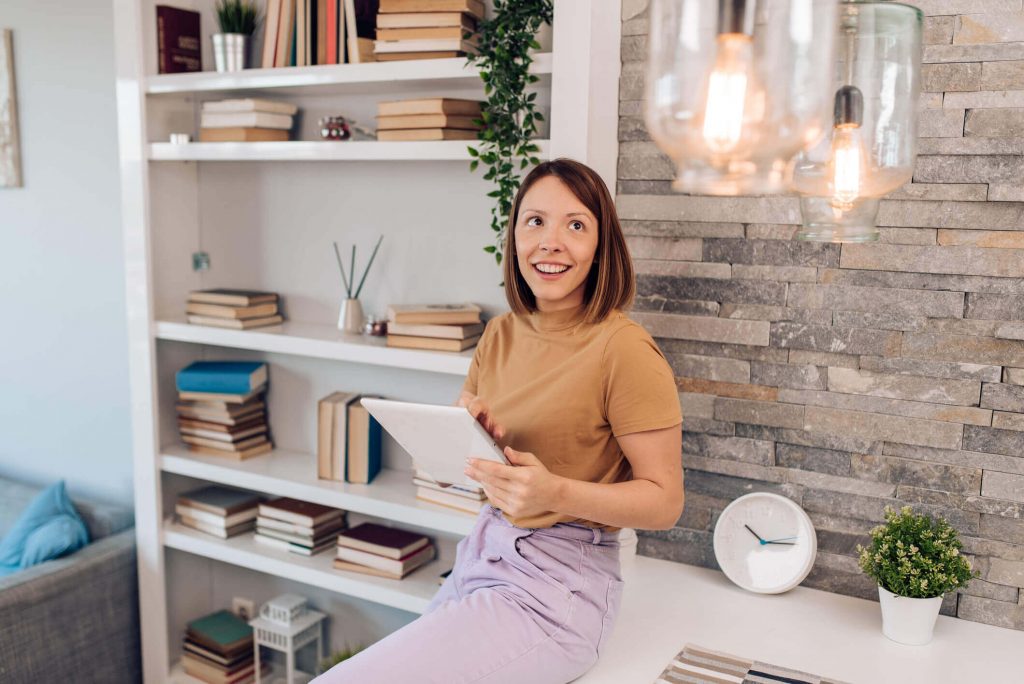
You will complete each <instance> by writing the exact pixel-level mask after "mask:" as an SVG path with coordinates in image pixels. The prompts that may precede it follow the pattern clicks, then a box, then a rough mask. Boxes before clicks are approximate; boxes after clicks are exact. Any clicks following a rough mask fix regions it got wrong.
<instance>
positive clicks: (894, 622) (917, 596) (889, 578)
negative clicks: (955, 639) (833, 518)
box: [857, 506, 979, 645]
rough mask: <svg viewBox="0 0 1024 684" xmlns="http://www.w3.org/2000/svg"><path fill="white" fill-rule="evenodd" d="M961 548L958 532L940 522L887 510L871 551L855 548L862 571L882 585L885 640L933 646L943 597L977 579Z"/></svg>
mask: <svg viewBox="0 0 1024 684" xmlns="http://www.w3.org/2000/svg"><path fill="white" fill-rule="evenodd" d="M960 548H961V544H960V538H959V535H958V533H957V531H956V530H955V529H954V528H953V527H951V526H950V524H949V522H947V521H946V520H945V519H943V518H942V517H938V518H932V517H931V516H929V515H915V514H914V513H913V511H912V510H911V508H910V506H903V507H902V508H901V509H900V510H899V512H897V511H896V510H894V509H893V508H892V507H891V506H886V507H885V524H884V525H879V526H877V527H875V528H874V529H872V530H871V546H869V547H864V546H862V545H860V544H857V551H858V552H859V553H860V558H859V564H860V568H861V570H863V571H864V572H865V573H866V574H867V575H868V576H869V577H872V578H873V579H874V580H875V581H876V582H878V601H879V603H880V604H881V607H882V633H883V634H884V635H885V636H886V637H888V638H889V639H892V640H893V641H897V642H899V643H902V644H911V645H922V644H927V643H928V642H929V641H931V639H932V632H933V630H934V629H935V621H936V620H937V619H938V617H939V608H940V606H941V605H942V597H943V596H944V595H945V594H946V593H948V592H950V591H954V590H956V589H959V588H960V587H963V586H966V585H967V583H968V582H970V581H971V580H972V579H974V578H975V577H978V575H979V573H978V571H977V570H972V569H971V564H970V562H969V561H968V560H967V559H966V558H965V557H964V556H963V555H962V554H961V553H960Z"/></svg>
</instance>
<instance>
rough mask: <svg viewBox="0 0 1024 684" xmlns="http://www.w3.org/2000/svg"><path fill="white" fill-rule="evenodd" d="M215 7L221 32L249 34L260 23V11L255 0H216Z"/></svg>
mask: <svg viewBox="0 0 1024 684" xmlns="http://www.w3.org/2000/svg"><path fill="white" fill-rule="evenodd" d="M216 8H217V23H218V24H220V31H221V33H244V34H245V35H247V36H251V35H252V34H253V33H254V32H255V31H256V27H257V26H259V24H260V20H261V17H260V11H259V8H257V7H256V3H255V0H217V5H216Z"/></svg>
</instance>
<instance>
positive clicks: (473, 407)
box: [455, 392, 505, 442]
mask: <svg viewBox="0 0 1024 684" xmlns="http://www.w3.org/2000/svg"><path fill="white" fill-rule="evenodd" d="M455 405H456V406H464V407H466V408H467V409H468V410H469V413H470V415H472V416H473V417H474V418H476V419H477V421H479V423H480V424H481V425H483V426H484V429H485V430H487V432H488V433H489V434H490V435H491V437H492V438H494V441H495V442H497V441H498V440H499V439H501V438H502V437H504V436H505V428H503V427H502V426H501V425H498V423H497V422H495V420H494V417H493V416H491V409H490V407H489V406H488V405H487V402H486V401H484V400H483V398H482V397H478V396H477V395H475V394H472V393H470V392H463V393H462V395H461V396H460V397H459V400H458V401H457V402H456V403H455Z"/></svg>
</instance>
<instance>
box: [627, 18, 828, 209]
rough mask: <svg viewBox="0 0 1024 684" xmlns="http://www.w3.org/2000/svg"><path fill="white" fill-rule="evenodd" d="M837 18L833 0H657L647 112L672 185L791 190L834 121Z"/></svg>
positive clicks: (701, 189)
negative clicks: (672, 170) (807, 154)
mask: <svg viewBox="0 0 1024 684" xmlns="http://www.w3.org/2000/svg"><path fill="white" fill-rule="evenodd" d="M835 18H836V3H835V0H652V2H651V6H650V31H649V35H648V53H649V54H648V62H647V73H646V80H645V96H644V101H645V107H644V119H645V123H646V125H647V130H648V131H649V132H650V134H651V137H652V139H653V140H654V142H655V143H657V145H658V147H660V148H661V149H662V151H664V152H665V153H666V154H667V155H668V156H669V157H670V158H671V159H672V160H673V161H674V162H675V164H676V167H677V175H676V179H675V181H674V182H673V185H672V187H673V189H674V190H677V191H680V192H688V193H698V194H706V195H740V194H743V195H751V194H755V195H756V194H775V193H780V192H785V191H787V190H788V183H789V180H790V177H791V174H792V166H791V161H792V159H793V158H794V156H795V155H796V154H797V153H799V152H800V151H801V150H803V149H806V148H807V147H810V146H811V145H813V144H814V143H816V142H817V141H818V140H819V139H820V138H821V137H822V136H823V135H824V134H825V131H826V128H827V127H829V124H830V118H829V111H828V106H829V104H830V101H829V95H830V93H829V89H828V87H829V85H830V84H831V82H832V70H831V69H830V68H829V66H828V65H829V64H831V63H832V59H833V41H834V35H835V29H834V27H835Z"/></svg>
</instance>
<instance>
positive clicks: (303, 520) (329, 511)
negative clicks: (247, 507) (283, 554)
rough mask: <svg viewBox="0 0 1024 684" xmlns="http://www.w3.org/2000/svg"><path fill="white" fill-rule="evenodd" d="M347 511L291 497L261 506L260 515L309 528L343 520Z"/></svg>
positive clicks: (281, 498) (274, 500) (261, 504)
mask: <svg viewBox="0 0 1024 684" xmlns="http://www.w3.org/2000/svg"><path fill="white" fill-rule="evenodd" d="M344 514H345V511H344V510H342V509H340V508H332V507H330V506H324V505H322V504H318V503H313V502H311V501H302V500H300V499H292V498H290V497H279V498H277V499H273V500H271V501H264V502H262V503H260V505H259V515H261V516H263V517H267V518H274V519H275V520H284V521H286V522H293V523H297V524H300V525H306V526H307V527H315V526H317V525H319V524H321V523H324V522H326V521H328V520H332V519H334V518H341V517H342V516H344Z"/></svg>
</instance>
